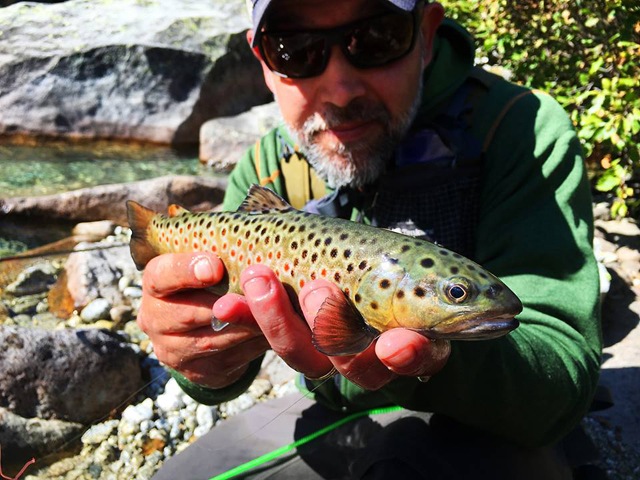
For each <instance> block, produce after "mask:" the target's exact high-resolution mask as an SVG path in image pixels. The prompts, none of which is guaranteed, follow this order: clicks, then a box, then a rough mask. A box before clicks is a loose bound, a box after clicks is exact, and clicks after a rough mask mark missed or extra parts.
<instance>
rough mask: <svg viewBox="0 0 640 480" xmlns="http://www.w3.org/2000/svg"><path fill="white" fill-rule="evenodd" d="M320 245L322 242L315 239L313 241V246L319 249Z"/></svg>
mask: <svg viewBox="0 0 640 480" xmlns="http://www.w3.org/2000/svg"><path fill="white" fill-rule="evenodd" d="M321 243H322V240H321V239H319V238H318V239H316V241H315V242H314V243H313V244H314V245H315V246H316V247H319V246H320V244H321Z"/></svg>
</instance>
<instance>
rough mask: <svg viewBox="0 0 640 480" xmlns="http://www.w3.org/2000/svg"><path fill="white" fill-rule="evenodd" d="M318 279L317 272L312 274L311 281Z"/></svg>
mask: <svg viewBox="0 0 640 480" xmlns="http://www.w3.org/2000/svg"><path fill="white" fill-rule="evenodd" d="M315 279H316V272H311V280H315Z"/></svg>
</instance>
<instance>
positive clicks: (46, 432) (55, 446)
mask: <svg viewBox="0 0 640 480" xmlns="http://www.w3.org/2000/svg"><path fill="white" fill-rule="evenodd" d="M83 428H84V425H82V424H80V423H74V422H65V421H62V420H43V419H40V418H23V417H21V416H19V415H16V414H14V413H12V412H10V411H9V410H7V409H6V408H1V407H0V445H2V458H3V459H4V458H9V459H12V460H14V461H21V462H24V461H26V459H28V458H31V457H34V456H38V457H40V456H43V455H46V454H48V453H51V452H58V450H60V449H62V448H63V447H65V446H66V447H67V448H68V449H69V448H71V447H73V445H65V444H67V443H68V442H71V441H73V440H74V439H77V438H78V437H79V434H80V433H81V432H82V429H83Z"/></svg>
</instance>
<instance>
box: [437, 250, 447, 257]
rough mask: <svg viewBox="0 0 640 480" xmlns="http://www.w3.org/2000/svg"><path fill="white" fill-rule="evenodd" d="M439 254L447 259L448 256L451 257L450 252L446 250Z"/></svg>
mask: <svg viewBox="0 0 640 480" xmlns="http://www.w3.org/2000/svg"><path fill="white" fill-rule="evenodd" d="M438 253H439V254H440V255H442V256H443V257H446V256H447V255H449V252H447V251H446V250H440V251H439V252H438Z"/></svg>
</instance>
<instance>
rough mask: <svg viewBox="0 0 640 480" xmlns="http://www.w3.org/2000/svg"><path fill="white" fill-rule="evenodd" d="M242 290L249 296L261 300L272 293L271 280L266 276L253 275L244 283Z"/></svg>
mask: <svg viewBox="0 0 640 480" xmlns="http://www.w3.org/2000/svg"><path fill="white" fill-rule="evenodd" d="M242 290H243V291H244V294H245V295H246V296H247V297H251V298H253V299H254V300H261V299H262V298H264V297H266V296H267V295H269V294H270V293H271V282H269V280H268V279H266V278H264V277H253V278H251V279H250V280H247V281H246V282H245V283H244V284H243V285H242Z"/></svg>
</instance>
